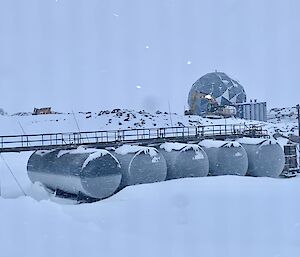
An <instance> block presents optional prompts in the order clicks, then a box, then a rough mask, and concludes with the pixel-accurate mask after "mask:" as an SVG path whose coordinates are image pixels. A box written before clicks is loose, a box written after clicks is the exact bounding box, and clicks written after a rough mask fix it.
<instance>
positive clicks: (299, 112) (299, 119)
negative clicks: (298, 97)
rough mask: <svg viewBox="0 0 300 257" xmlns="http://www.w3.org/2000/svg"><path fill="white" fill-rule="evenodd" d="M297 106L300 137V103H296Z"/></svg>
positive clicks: (299, 134) (299, 133)
mask: <svg viewBox="0 0 300 257" xmlns="http://www.w3.org/2000/svg"><path fill="white" fill-rule="evenodd" d="M296 108H297V117H298V136H299V137H300V105H299V104H297V105H296Z"/></svg>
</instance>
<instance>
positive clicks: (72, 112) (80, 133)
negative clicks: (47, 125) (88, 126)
mask: <svg viewBox="0 0 300 257" xmlns="http://www.w3.org/2000/svg"><path fill="white" fill-rule="evenodd" d="M72 114H73V118H74V120H75V123H76V126H77V129H78V132H79V135H80V137H81V131H80V128H79V124H78V121H77V119H76V116H75V113H74V111H73V110H72ZM85 136H86V139H87V141H88V143H90V140H89V138H88V137H87V135H85Z"/></svg>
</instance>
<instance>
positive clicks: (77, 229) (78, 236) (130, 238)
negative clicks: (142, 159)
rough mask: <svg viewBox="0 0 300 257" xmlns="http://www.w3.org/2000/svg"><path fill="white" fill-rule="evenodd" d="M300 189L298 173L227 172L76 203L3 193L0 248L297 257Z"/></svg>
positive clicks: (11, 252) (146, 256) (33, 254)
mask: <svg viewBox="0 0 300 257" xmlns="http://www.w3.org/2000/svg"><path fill="white" fill-rule="evenodd" d="M299 194H300V179H298V178H296V179H293V180H279V179H277V180H276V179H268V178H251V177H235V176H225V177H206V178H193V179H182V180H173V181H168V182H163V183H157V184H148V185H140V186H134V187H127V188H126V189H124V190H122V191H121V192H119V193H118V194H117V195H115V196H113V197H111V198H108V199H106V200H103V201H100V202H96V203H93V204H81V205H75V206H74V205H59V204H56V203H53V202H51V201H40V202H36V201H35V200H33V199H31V198H30V197H20V198H18V199H14V200H8V199H3V198H0V208H1V212H0V227H1V231H2V233H0V242H1V253H2V254H3V256H9V257H17V256H30V257H40V256H43V257H59V256H65V257H69V256H72V257H81V256H90V257H96V256H99V255H100V256H109V257H119V256H124V257H140V256H143V257H153V256H157V257H165V256H172V257H182V256H195V257H196V256H206V257H216V256H220V257H227V256H228V257H240V256H243V257H253V256H257V257H273V256H289V257H297V256H299V254H300V247H299V236H300V207H299V206H298V205H295V201H294V199H291V195H299ZM199 203H200V204H199ZM266 203H268V204H266ZM120 214H121V216H122V218H120ZM149 242H151V244H150V245H149Z"/></svg>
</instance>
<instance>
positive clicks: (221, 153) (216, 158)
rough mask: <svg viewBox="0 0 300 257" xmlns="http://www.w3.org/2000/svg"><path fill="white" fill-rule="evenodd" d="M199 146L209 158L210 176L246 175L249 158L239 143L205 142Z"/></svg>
mask: <svg viewBox="0 0 300 257" xmlns="http://www.w3.org/2000/svg"><path fill="white" fill-rule="evenodd" d="M199 145H200V146H201V147H202V148H203V150H204V151H205V152H206V154H207V156H208V159H209V173H210V175H212V176H218V175H239V176H244V175H246V172H247V169H248V157H247V153H246V151H245V149H244V148H243V147H242V145H241V144H239V143H238V142H231V141H221V140H203V141H201V142H200V143H199Z"/></svg>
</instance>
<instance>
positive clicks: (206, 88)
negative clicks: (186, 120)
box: [188, 72, 246, 115]
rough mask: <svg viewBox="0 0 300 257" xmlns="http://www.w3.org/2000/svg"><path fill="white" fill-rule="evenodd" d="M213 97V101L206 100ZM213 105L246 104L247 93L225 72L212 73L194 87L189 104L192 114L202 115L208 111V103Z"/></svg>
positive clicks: (203, 77) (199, 80) (198, 81)
mask: <svg viewBox="0 0 300 257" xmlns="http://www.w3.org/2000/svg"><path fill="white" fill-rule="evenodd" d="M206 95H210V96H212V98H211V100H207V99H205V96H206ZM209 102H210V104H212V105H219V106H220V105H221V106H223V105H235V104H237V103H243V102H246V93H245V90H244V88H243V86H242V85H241V84H239V82H237V81H236V80H233V79H231V78H230V77H228V76H227V75H226V74H225V73H223V72H212V73H208V74H206V75H204V76H202V77H201V78H200V79H198V80H197V81H196V82H195V83H194V84H193V86H192V88H191V90H190V92H189V97H188V104H189V106H190V111H191V113H192V114H196V115H200V114H204V113H206V112H207V111H208V106H209V105H208V103H209Z"/></svg>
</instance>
